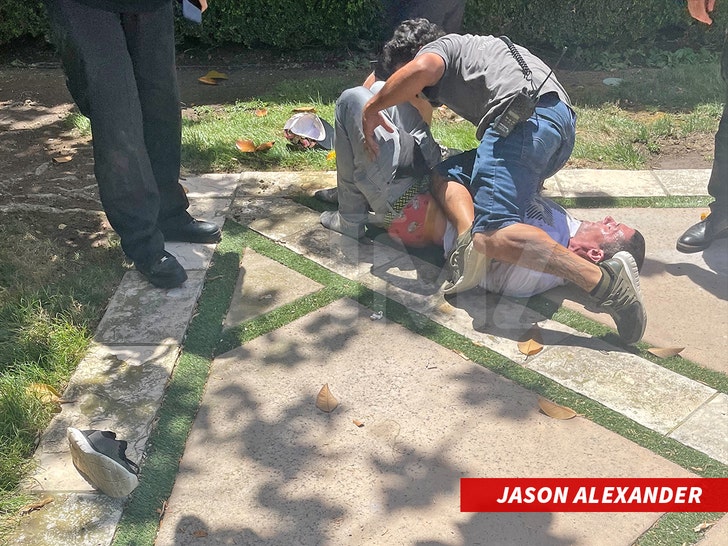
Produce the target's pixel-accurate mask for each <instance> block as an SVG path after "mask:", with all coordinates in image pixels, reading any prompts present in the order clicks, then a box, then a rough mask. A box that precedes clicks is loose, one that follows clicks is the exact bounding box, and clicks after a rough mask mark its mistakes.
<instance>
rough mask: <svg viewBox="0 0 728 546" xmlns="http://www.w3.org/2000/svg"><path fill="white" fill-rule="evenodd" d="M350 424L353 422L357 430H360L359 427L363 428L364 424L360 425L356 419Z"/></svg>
mask: <svg viewBox="0 0 728 546" xmlns="http://www.w3.org/2000/svg"><path fill="white" fill-rule="evenodd" d="M352 422H353V423H354V424H355V425H356V426H358V427H359V428H361V427H363V426H364V423H362V422H361V421H359V420H358V419H354V420H353V421H352Z"/></svg>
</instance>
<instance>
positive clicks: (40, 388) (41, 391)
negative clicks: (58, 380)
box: [26, 383, 61, 404]
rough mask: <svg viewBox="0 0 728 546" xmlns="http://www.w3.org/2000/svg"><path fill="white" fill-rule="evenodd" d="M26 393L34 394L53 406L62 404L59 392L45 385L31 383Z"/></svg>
mask: <svg viewBox="0 0 728 546" xmlns="http://www.w3.org/2000/svg"><path fill="white" fill-rule="evenodd" d="M26 392H27V393H28V394H32V395H33V396H35V397H36V398H38V400H40V401H41V402H45V403H52V404H60V403H61V395H60V394H58V391H57V390H56V389H54V388H53V387H51V386H50V385H46V384H45V383H31V384H30V385H28V388H27V389H26Z"/></svg>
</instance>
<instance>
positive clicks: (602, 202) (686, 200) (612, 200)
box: [551, 195, 713, 209]
mask: <svg viewBox="0 0 728 546" xmlns="http://www.w3.org/2000/svg"><path fill="white" fill-rule="evenodd" d="M551 199H552V200H553V201H556V202H557V203H558V204H559V205H561V206H562V207H564V208H566V209H626V208H633V209H677V208H685V209H693V208H703V207H707V206H708V204H709V203H710V202H711V201H713V198H712V197H709V196H707V195H671V196H666V195H662V196H659V195H656V196H649V197H607V196H593V197H552V198H551Z"/></svg>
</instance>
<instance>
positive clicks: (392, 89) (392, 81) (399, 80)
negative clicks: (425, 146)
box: [362, 53, 445, 156]
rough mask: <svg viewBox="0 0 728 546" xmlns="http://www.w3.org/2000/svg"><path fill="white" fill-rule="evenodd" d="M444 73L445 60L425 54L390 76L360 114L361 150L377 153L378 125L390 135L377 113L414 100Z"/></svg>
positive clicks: (371, 153)
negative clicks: (375, 137)
mask: <svg viewBox="0 0 728 546" xmlns="http://www.w3.org/2000/svg"><path fill="white" fill-rule="evenodd" d="M444 73H445V61H443V60H442V58H441V57H440V56H439V55H436V54H434V53H425V54H423V55H420V56H419V57H416V58H415V59H414V60H412V61H410V62H409V63H407V64H406V65H404V66H403V67H402V68H400V69H399V70H397V71H396V72H395V73H394V74H392V76H391V77H390V78H389V79H388V80H387V83H385V84H384V87H382V89H381V90H380V91H379V93H377V94H376V95H374V96H373V97H372V98H371V99H370V100H369V102H367V104H366V105H365V106H364V111H363V112H362V125H363V129H364V140H365V147H366V148H367V150H368V151H369V153H370V155H372V156H376V154H377V153H378V152H379V147H378V146H377V143H376V141H375V139H374V130H375V129H376V128H377V127H379V126H380V125H381V126H382V127H384V128H385V129H386V130H387V131H389V132H390V133H391V132H392V131H393V130H394V129H393V128H392V127H391V126H390V125H389V124H388V123H387V121H386V120H385V119H384V116H382V114H381V113H380V111H381V110H384V109H385V108H389V107H390V106H394V105H396V104H401V103H403V102H408V101H415V100H416V97H417V95H418V94H419V93H420V92H421V91H422V90H423V89H424V88H425V87H429V86H431V85H435V84H436V83H437V82H439V81H440V78H442V75H443V74H444Z"/></svg>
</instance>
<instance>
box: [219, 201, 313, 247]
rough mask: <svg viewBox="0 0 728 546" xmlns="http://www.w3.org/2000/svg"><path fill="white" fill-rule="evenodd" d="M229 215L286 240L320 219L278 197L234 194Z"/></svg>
mask: <svg viewBox="0 0 728 546" xmlns="http://www.w3.org/2000/svg"><path fill="white" fill-rule="evenodd" d="M229 215H230V217H231V218H232V219H233V220H235V221H236V222H239V223H240V224H243V225H245V226H248V227H250V228H251V229H254V230H255V231H257V232H259V233H264V234H265V235H266V237H268V238H269V239H273V240H274V241H286V240H287V239H288V238H289V237H291V236H292V235H293V234H294V233H297V232H299V231H301V230H302V229H306V228H309V227H311V226H315V225H316V224H318V218H319V213H317V212H316V211H314V210H311V209H310V208H308V207H304V206H303V205H299V204H298V203H296V202H294V201H291V200H290V199H285V198H281V197H248V196H242V197H237V198H235V200H234V201H233V203H232V205H231V206H230V213H229Z"/></svg>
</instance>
